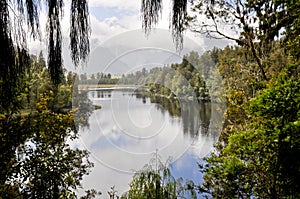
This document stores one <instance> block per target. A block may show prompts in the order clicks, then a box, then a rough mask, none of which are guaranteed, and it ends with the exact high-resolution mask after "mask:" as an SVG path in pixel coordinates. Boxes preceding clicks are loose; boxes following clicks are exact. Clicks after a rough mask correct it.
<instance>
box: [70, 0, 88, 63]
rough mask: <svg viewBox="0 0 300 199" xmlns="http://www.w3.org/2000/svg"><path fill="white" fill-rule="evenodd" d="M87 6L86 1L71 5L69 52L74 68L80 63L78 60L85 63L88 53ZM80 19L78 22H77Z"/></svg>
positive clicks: (77, 1)
mask: <svg viewBox="0 0 300 199" xmlns="http://www.w3.org/2000/svg"><path fill="white" fill-rule="evenodd" d="M88 13H89V11H88V6H87V2H86V0H73V1H72V4H71V17H70V18H71V31H70V39H71V44H70V47H71V52H72V60H73V63H74V64H75V66H77V65H78V64H79V62H80V59H82V60H83V61H86V59H87V56H88V53H89V51H90V45H89V34H90V31H91V30H90V26H89V17H88ZM78 19H80V20H78Z"/></svg>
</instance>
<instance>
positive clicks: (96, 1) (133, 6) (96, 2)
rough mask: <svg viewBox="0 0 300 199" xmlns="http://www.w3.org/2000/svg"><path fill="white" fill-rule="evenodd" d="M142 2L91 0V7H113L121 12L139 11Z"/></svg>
mask: <svg viewBox="0 0 300 199" xmlns="http://www.w3.org/2000/svg"><path fill="white" fill-rule="evenodd" d="M140 5H141V0H89V6H90V7H113V8H118V9H120V10H139V9H140Z"/></svg>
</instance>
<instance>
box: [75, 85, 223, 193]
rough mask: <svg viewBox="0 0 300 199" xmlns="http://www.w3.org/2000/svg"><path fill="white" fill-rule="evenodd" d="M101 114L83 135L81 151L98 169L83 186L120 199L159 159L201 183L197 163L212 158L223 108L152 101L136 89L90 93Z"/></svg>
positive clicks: (95, 115)
mask: <svg viewBox="0 0 300 199" xmlns="http://www.w3.org/2000/svg"><path fill="white" fill-rule="evenodd" d="M88 95H89V98H90V99H91V100H92V101H93V103H94V104H97V105H101V106H102V109H100V110H95V111H93V113H92V115H91V116H90V118H89V127H88V128H83V129H80V139H79V140H78V142H76V143H75V146H76V147H79V148H85V149H87V150H89V151H90V152H91V161H93V162H94V163H95V166H94V168H93V169H92V172H91V173H90V175H89V176H86V177H85V178H84V180H83V186H84V188H85V189H91V188H95V189H96V190H100V191H102V193H104V194H103V197H104V198H105V197H107V196H108V195H107V194H106V192H107V191H108V190H110V187H112V186H115V189H116V190H117V191H118V194H119V195H121V194H122V193H123V192H124V191H127V190H128V189H129V183H130V181H131V180H132V174H133V172H134V171H136V170H139V169H141V168H142V167H143V166H144V165H145V164H147V163H149V161H150V159H151V158H154V157H156V156H158V157H159V158H160V159H161V160H162V161H163V162H166V161H167V160H168V159H169V160H171V165H170V166H171V171H172V174H173V175H174V176H175V177H176V178H177V177H183V178H184V179H192V180H194V182H200V181H201V173H199V171H198V170H199V169H198V167H197V162H199V161H201V159H202V158H203V157H204V156H205V155H207V154H208V153H209V152H210V151H211V149H212V146H213V144H214V143H215V141H216V140H217V139H218V134H219V133H218V132H219V130H218V129H219V128H220V126H219V125H220V124H221V122H222V117H221V115H222V110H223V109H222V108H220V106H219V105H216V104H211V103H198V102H191V101H189V102H187V101H181V100H180V101H177V100H173V101H171V100H167V99H162V98H154V97H151V98H150V97H148V96H145V95H144V94H142V93H140V92H137V91H135V90H133V89H127V90H93V91H89V93H88Z"/></svg>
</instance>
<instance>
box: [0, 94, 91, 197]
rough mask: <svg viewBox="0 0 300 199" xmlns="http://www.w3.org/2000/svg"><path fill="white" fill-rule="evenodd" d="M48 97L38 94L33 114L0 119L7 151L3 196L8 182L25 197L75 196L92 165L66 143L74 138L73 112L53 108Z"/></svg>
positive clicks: (4, 156) (84, 154)
mask: <svg viewBox="0 0 300 199" xmlns="http://www.w3.org/2000/svg"><path fill="white" fill-rule="evenodd" d="M50 100H51V93H50V95H45V96H41V98H40V100H39V102H38V103H37V111H38V112H37V113H36V114H34V115H28V116H25V117H18V118H15V119H13V120H10V119H8V118H3V119H2V120H1V134H0V135H1V137H2V138H3V139H1V140H2V141H3V143H4V145H2V144H1V147H3V151H6V153H2V154H1V159H2V160H3V161H1V162H3V163H4V164H2V166H3V167H2V169H1V171H2V172H1V188H2V189H1V196H2V197H5V195H6V194H9V193H7V190H6V189H5V186H10V187H18V190H19V192H20V195H21V196H22V197H24V198H75V197H76V192H75V191H76V189H77V188H78V187H79V186H80V182H81V179H82V176H83V175H86V174H88V173H89V168H90V167H92V166H93V164H92V163H91V162H89V160H88V152H87V151H84V150H79V149H72V148H71V147H70V145H69V144H68V142H69V141H71V140H73V139H75V138H77V134H76V129H75V126H74V119H73V113H72V112H68V113H66V114H62V113H55V112H52V111H51V110H49V109H48V103H49V101H50ZM8 122H9V123H8ZM6 127H9V129H10V131H8V129H5V128H6ZM6 133H9V135H7V137H3V136H5V135H6ZM16 134H17V135H18V136H16V138H15V139H13V137H10V136H13V135H16ZM4 139H5V140H4ZM16 151H17V156H16V153H15V152H16ZM6 184H7V185H6Z"/></svg>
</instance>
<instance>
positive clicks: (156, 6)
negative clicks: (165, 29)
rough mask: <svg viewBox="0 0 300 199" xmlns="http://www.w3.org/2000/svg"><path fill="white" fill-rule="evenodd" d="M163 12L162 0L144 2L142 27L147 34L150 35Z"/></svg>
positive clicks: (146, 0)
mask: <svg viewBox="0 0 300 199" xmlns="http://www.w3.org/2000/svg"><path fill="white" fill-rule="evenodd" d="M161 10H162V0H142V6H141V13H142V20H143V22H142V23H143V24H142V27H143V29H144V30H145V33H146V34H148V33H150V31H151V28H152V27H153V25H155V24H157V22H158V18H159V15H160V14H161Z"/></svg>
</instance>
